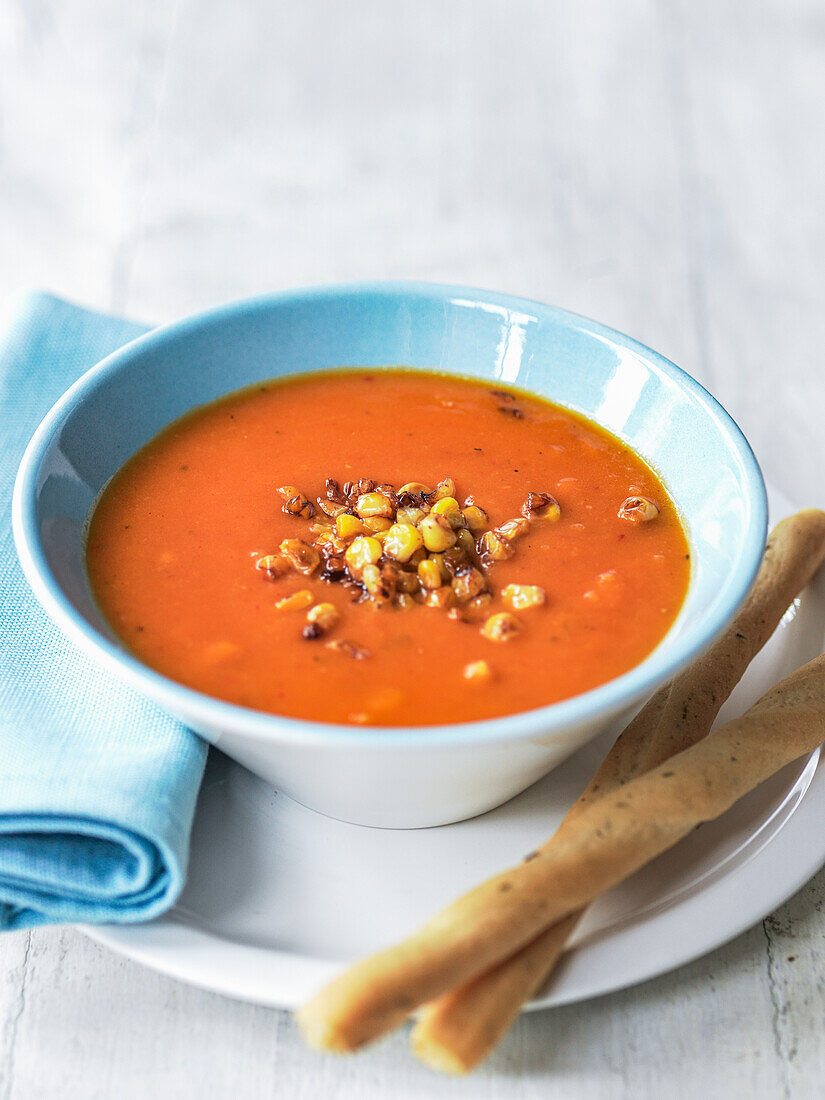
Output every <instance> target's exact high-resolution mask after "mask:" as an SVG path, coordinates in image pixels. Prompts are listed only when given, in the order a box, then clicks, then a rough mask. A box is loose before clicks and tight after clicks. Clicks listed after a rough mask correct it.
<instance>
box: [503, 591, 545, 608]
mask: <svg viewBox="0 0 825 1100" xmlns="http://www.w3.org/2000/svg"><path fill="white" fill-rule="evenodd" d="M501 598H502V600H504V602H505V603H506V604H507V606H508V607H509V608H510V610H511V611H527V610H528V609H529V608H531V607H541V605H542V604H543V603H546V602H547V593H546V592H545V591H544V589H543V588H542V587H541V586H540V585H538V584H507V585H505V586H504V588H502V590H501Z"/></svg>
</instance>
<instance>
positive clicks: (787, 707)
mask: <svg viewBox="0 0 825 1100" xmlns="http://www.w3.org/2000/svg"><path fill="white" fill-rule="evenodd" d="M823 739H825V656H823V657H818V658H816V660H814V661H811V662H810V663H809V664H807V665H805V666H804V667H803V668H801V669H799V670H797V672H795V673H793V674H792V675H791V676H789V677H787V678H786V679H785V680H783V681H782V682H781V683H780V684H779V685H777V687H775V688H773V689H772V690H771V691H770V692H768V693H767V694H766V695H765V696H763V697H762V699H760V700H759V702H758V703H756V704H755V706H753V707H751V709H750V710H749V711H748V712H747V714H746V715H744V716H743V717H742V718H738V719H735V720H734V721H732V722H728V723H726V724H725V725H724V726H721V727H720V728H719V729H717V730H715V731H714V732H712V733H710V734H708V736H707V737H705V738H704V740H702V741H699V742H698V743H697V744H696V745H693V746H692V747H691V748H689V749H686V750H685V751H684V752H681V753H678V754H677V755H676V756H674V757H672V758H671V759H670V760H668V761H666V762H665V763H664V764H661V765H660V766H659V767H658V768H655V769H653V770H652V771H650V772H648V773H646V774H645V775H641V776H638V777H637V778H635V779H632V780H631V781H630V782H629V783H627V784H625V785H624V786H623V787H622V788H621V789H620V790H616V791H614V792H612V793H611V794H608V795H604V796H603V797H602V798H600V799H599V800H598V801H596V802H593V803H592V804H591V805H589V806H587V807H586V808H583V809H582V811H581V812H580V813H579V814H578V815H577V820H576V822H575V827H573V826H572V824H571V827H570V828H569V829H568V830H566V833H565V836H564V837H563V838H561V837H560V838H559V840H558V842H557V843H556V844H555V845H553V846H552V847H548V848H547V849H546V850H545V851H543V852H539V853H536V855H535V857H534V858H532V859H528V860H526V861H525V862H523V863H521V864H519V865H518V866H516V867H512V868H510V869H509V870H507V871H504V872H502V873H501V874H499V875H496V876H494V877H493V878H491V879H489V880H488V881H487V882H484V883H482V884H481V885H480V886H478V887H476V888H475V889H474V890H471V891H470V892H469V893H467V894H465V895H464V896H463V897H461V898H459V899H458V900H457V901H455V902H454V903H453V904H452V905H450V906H448V907H447V908H446V909H444V910H443V911H442V912H441V913H439V914H437V915H436V916H435V917H433V918H432V919H431V920H430V921H428V922H427V923H426V924H425V925H423V926H422V927H421V928H420V929H419V930H418V931H417V932H416V933H414V934H413V935H412V936H410V937H409V939H407V940H405V941H404V942H402V943H400V944H398V945H397V946H395V947H391V948H389V949H388V950H386V951H382V952H381V953H379V954H378V955H374V956H372V957H371V958H368V959H365V960H363V961H362V962H360V963H357V964H356V965H355V966H353V967H351V968H350V969H349V970H347V971H346V972H345V973H344V974H342V975H341V976H340V977H338V978H337V979H335V980H334V981H333V982H332V983H330V985H328V986H327V987H326V989H324V990H322V991H321V992H320V993H319V994H318V995H317V996H316V997H315V998H314V999H313V1000H312V1001H310V1002H309V1003H308V1004H307V1005H305V1006H304V1007H303V1009H301V1010H300V1011H299V1013H298V1020H299V1024H300V1026H301V1028H302V1030H303V1033H304V1037H305V1038H306V1039H307V1041H308V1042H310V1043H311V1044H312V1045H314V1046H318V1047H320V1048H322V1049H327V1050H339V1051H345V1050H354V1049H356V1048H357V1047H359V1046H361V1045H362V1044H363V1043H365V1042H368V1041H369V1040H370V1039H373V1038H376V1037H377V1036H378V1035H380V1034H382V1033H383V1032H385V1031H387V1030H388V1029H389V1028H391V1027H393V1026H395V1025H397V1024H399V1023H401V1022H403V1020H404V1019H405V1018H406V1016H407V1015H408V1014H409V1012H410V1011H412V1009H413V1008H415V1007H417V1006H418V1005H420V1004H423V1003H425V1002H427V1001H430V1000H432V999H433V998H434V997H436V996H439V995H440V994H441V993H443V992H444V991H445V990H447V989H451V988H453V987H454V986H456V985H459V984H461V983H463V982H466V981H468V980H469V979H470V978H472V977H473V976H474V975H476V974H478V973H481V972H483V971H484V970H485V969H488V968H490V967H492V966H494V965H495V964H496V963H498V962H500V961H501V960H502V959H505V958H507V956H509V955H511V954H513V953H514V952H515V951H518V950H520V949H521V948H522V947H524V946H526V945H527V944H528V943H530V941H531V940H532V939H534V938H535V937H536V936H537V935H539V934H540V933H541V932H542V931H543V930H544V929H545V928H548V927H549V926H550V925H551V924H553V923H554V922H555V921H558V920H560V919H561V918H562V917H565V916H567V915H568V914H570V913H574V912H576V911H577V910H579V909H581V908H582V907H583V906H585V905H587V904H588V903H589V902H590V901H592V900H593V898H594V897H596V896H598V895H599V894H601V893H604V891H605V890H609V889H610V888H611V887H613V886H615V885H616V884H617V883H619V882H621V881H622V880H623V879H624V878H626V877H627V876H628V875H631V874H633V872H634V871H637V870H638V869H639V868H640V867H642V866H643V865H644V864H645V863H647V862H649V861H650V860H651V859H654V858H655V857H656V856H658V855H660V854H661V853H662V852H664V851H666V850H667V849H668V848H670V847H672V846H673V845H674V844H676V843H677V841H679V840H681V838H682V837H684V836H686V835H687V834H688V833H689V832H690V831H691V830H692V829H693V828H695V827H696V826H697V825H699V824H701V823H702V822H703V821H709V820H711V819H712V818H715V817H717V816H719V815H720V814H722V813H724V812H725V810H727V809H729V808H730V806H732V805H733V803H734V802H736V801H737V800H738V799H739V798H741V797H742V796H743V795H745V794H746V793H747V792H748V791H750V790H752V789H753V788H754V787H756V786H758V784H759V783H761V782H763V781H764V780H765V779H767V778H768V777H769V776H771V775H772V774H774V772H776V771H779V769H780V768H782V767H784V766H785V765H786V764H788V763H790V762H791V761H792V760H795V759H797V758H798V757H800V756H802V755H803V754H805V753H808V752H812V751H813V750H814V749H815V748H816V747H817V746H818V745H820V744H821V743H822V741H823Z"/></svg>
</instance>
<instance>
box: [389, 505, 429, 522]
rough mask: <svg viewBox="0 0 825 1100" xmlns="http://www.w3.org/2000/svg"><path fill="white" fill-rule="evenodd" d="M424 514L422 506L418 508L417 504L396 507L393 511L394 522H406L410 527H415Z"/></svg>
mask: <svg viewBox="0 0 825 1100" xmlns="http://www.w3.org/2000/svg"><path fill="white" fill-rule="evenodd" d="M426 514H427V512H426V511H425V509H424V508H419V507H418V506H417V505H408V506H407V507H404V508H399V509H398V511H397V512H396V513H395V522H396V523H407V524H409V526H410V527H417V526H418V524H419V523H420V522H421V521H422V519H423V518H424V516H426Z"/></svg>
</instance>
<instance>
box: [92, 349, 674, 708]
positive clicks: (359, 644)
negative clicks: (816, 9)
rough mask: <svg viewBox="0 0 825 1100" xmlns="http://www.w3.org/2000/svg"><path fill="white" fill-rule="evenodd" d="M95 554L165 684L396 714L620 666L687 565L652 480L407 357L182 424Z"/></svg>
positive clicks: (212, 409) (478, 703)
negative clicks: (418, 367)
mask: <svg viewBox="0 0 825 1100" xmlns="http://www.w3.org/2000/svg"><path fill="white" fill-rule="evenodd" d="M362 479H363V480H362ZM445 479H446V480H445ZM359 482H361V484H360V485H359V484H358V483H359ZM371 483H372V484H371ZM390 486H392V489H390ZM402 487H406V488H404V492H403V493H401V490H402ZM281 489H283V492H279V490H281ZM422 494H423V495H422ZM368 495H369V499H368V500H366V498H367V496H368ZM468 497H469V498H472V500H471V501H470V503H468V502H467V501H468ZM365 500H366V503H364V502H365ZM327 513H330V514H329V515H328V514H327ZM342 517H343V518H342ZM425 520H426V522H425ZM402 521H403V522H402ZM512 521H515V522H512ZM424 539H425V540H426V542H423V544H422V540H424ZM285 540H287V541H285ZM297 540H302V541H301V542H298V541H297ZM445 544H446V545H445ZM376 547H377V548H378V549H377V550H376ZM405 555H407V557H406V558H405ZM87 563H88V570H89V576H90V579H91V583H92V587H93V590H94V592H95V595H96V597H97V600H98V602H99V604H100V607H101V608H102V610H103V613H104V614H105V616H106V618H107V619H108V621H109V622H110V623H111V625H112V627H113V629H114V630H115V632H116V633H117V634H118V635H119V637H120V638H121V639H122V640H123V642H124V643H125V645H126V646H127V647H128V648H129V649H130V650H131V651H132V652H133V653H135V654H136V655H137V656H138V657H139V658H140V659H141V660H142V661H144V662H145V663H146V664H147V665H150V666H151V667H152V668H154V669H157V670H158V671H159V672H162V673H164V674H165V675H167V676H169V677H171V678H172V679H174V680H177V681H179V682H181V683H183V684H186V685H188V686H190V687H192V688H195V689H197V690H199V691H202V692H206V693H207V694H209V695H213V696H218V697H220V698H222V699H226V700H229V701H231V702H233V703H238V704H241V705H242V706H247V707H253V708H256V709H259V710H263V711H272V712H275V713H278V714H283V715H290V716H294V717H298V718H307V719H318V720H321V721H327V722H343V723H353V724H365V723H366V724H370V725H390V726H404V725H422V724H423V725H430V724H435V723H441V722H461V721H470V720H474V719H482V718H490V717H493V716H496V715H504V714H509V713H514V712H517V711H523V710H527V709H530V708H533V707H538V706H541V705H543V704H546V703H552V702H555V701H557V700H560V699H564V698H566V697H568V696H571V695H575V694H578V693H579V692H583V691H586V690H588V689H589V688H593V687H596V686H597V685H598V684H601V683H604V682H605V681H607V680H610V679H612V678H613V677H615V676H618V675H619V674H621V673H623V672H625V671H627V670H628V669H630V668H632V667H633V666H634V665H636V664H638V663H639V662H640V661H641V660H642V659H643V658H644V657H646V656H647V655H648V654H649V653H650V652H651V650H652V649H653V648H654V647H655V646H656V645H657V643H658V642H659V641H660V640H661V639H662V637H663V636H664V634H665V633H666V632H667V630H668V629H669V627H670V626H671V625H672V623H673V621H674V619H675V617H676V615H677V613H678V611H679V608H680V606H681V604H682V601H683V599H684V596H685V593H686V590H687V585H688V578H689V571H690V562H689V551H688V545H687V540H686V537H685V533H684V531H683V528H682V525H681V523H680V521H679V518H678V516H677V514H676V511H675V508H674V506H673V503H672V502H671V500H670V498H669V497H668V495H667V493H666V491H665V489H664V487H663V485H662V483H661V482H660V481H659V479H658V478H657V476H656V475H655V474H654V473H653V471H652V470H651V469H650V468H649V467H648V466H647V465H646V464H645V463H644V461H643V460H642V459H641V458H640V457H639V456H638V455H636V454H635V453H634V452H633V451H632V450H630V449H629V448H628V447H626V446H625V445H624V444H622V443H621V442H619V441H618V440H617V439H615V438H614V437H613V436H611V435H610V434H608V433H607V432H606V431H604V430H603V429H601V428H600V427H598V426H596V425H595V424H593V423H591V422H589V421H587V420H585V419H584V418H582V417H580V416H579V415H577V414H574V413H571V412H569V411H567V410H565V409H563V408H560V407H558V406H556V405H553V404H551V403H550V402H547V401H544V400H542V399H539V398H536V397H533V396H530V395H527V394H525V393H522V392H520V391H518V390H512V389H506V388H502V387H494V386H491V385H487V384H486V383H480V382H477V381H473V380H469V379H464V378H457V377H453V376H447V375H441V374H435V373H429V372H420V371H405V370H401V369H382V370H354V369H347V370H340V371H326V372H322V373H315V374H310V375H305V376H295V377H292V378H289V379H286V380H277V381H273V382H270V383H268V384H265V385H260V386H256V387H253V388H250V389H247V390H243V391H239V392H237V393H234V394H231V395H229V396H228V397H226V398H223V399H221V400H220V401H218V402H216V403H214V404H211V405H208V406H205V407H202V408H200V409H196V410H194V411H193V412H192V413H190V414H188V415H187V416H186V417H184V418H182V419H181V420H178V421H176V422H175V423H173V424H172V425H170V426H169V427H167V428H166V429H165V430H164V431H163V432H162V433H161V434H160V435H159V436H157V437H156V438H155V439H154V440H152V441H151V442H150V443H149V444H147V445H146V446H145V447H144V448H143V449H142V450H141V451H139V452H138V453H137V454H136V455H134V456H133V457H132V458H131V459H130V460H129V461H128V462H127V463H126V464H125V466H124V467H123V468H122V469H121V470H120V471H119V472H118V474H117V475H116V476H115V477H114V478H113V480H112V481H111V483H110V484H109V485H108V486H107V488H106V489H105V491H104V492H103V494H102V496H101V498H100V500H99V502H98V505H97V507H96V509H95V511H94V513H93V516H92V518H91V522H90V525H89V533H88V542H87ZM319 605H320V610H319ZM329 605H331V607H332V609H331V610H330V607H329Z"/></svg>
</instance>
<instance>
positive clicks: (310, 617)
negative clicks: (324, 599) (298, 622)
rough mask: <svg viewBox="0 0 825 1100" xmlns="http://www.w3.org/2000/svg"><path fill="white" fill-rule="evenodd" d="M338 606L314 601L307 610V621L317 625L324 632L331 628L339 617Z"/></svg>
mask: <svg viewBox="0 0 825 1100" xmlns="http://www.w3.org/2000/svg"><path fill="white" fill-rule="evenodd" d="M339 617H340V616H339V615H338V608H337V607H336V606H335V604H334V603H316V605H315V606H314V607H311V608H310V609H309V611H307V622H308V623H311V624H312V625H313V626H317V627H318V628H319V629H320V630H322V631H323V632H324V633H325V634H326V632H327V631H328V630H332V628H333V627H334V626H335V624H336V623H337V622H338V619H339Z"/></svg>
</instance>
